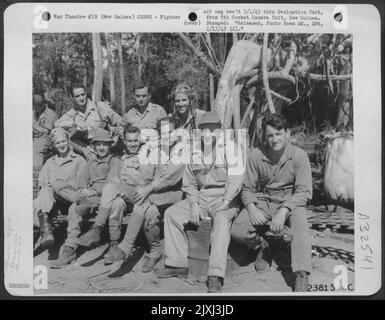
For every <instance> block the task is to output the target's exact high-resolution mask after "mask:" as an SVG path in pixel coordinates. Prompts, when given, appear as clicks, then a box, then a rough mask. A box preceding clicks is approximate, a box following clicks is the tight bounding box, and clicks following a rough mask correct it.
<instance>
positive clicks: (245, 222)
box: [231, 200, 312, 273]
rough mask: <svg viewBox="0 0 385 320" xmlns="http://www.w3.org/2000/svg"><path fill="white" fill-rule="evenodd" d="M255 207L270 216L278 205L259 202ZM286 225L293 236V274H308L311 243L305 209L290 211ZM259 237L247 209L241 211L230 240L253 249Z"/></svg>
mask: <svg viewBox="0 0 385 320" xmlns="http://www.w3.org/2000/svg"><path fill="white" fill-rule="evenodd" d="M255 205H256V206H257V207H258V208H260V209H262V210H264V211H265V212H266V213H267V214H268V215H270V216H272V215H273V214H274V213H275V211H276V210H277V208H278V206H279V205H280V204H277V203H273V202H270V201H268V200H261V201H258V203H256V204H255ZM286 223H287V224H288V225H289V227H290V229H291V233H292V235H293V239H292V241H291V261H292V262H291V265H292V269H293V272H296V271H299V270H302V271H307V272H309V273H310V272H311V270H312V267H311V242H310V229H309V225H308V222H307V216H306V211H305V208H303V207H297V208H296V209H295V210H293V211H290V212H289V214H288V217H287V220H286ZM259 235H260V234H259V232H258V227H254V226H253V225H252V224H251V222H250V218H249V213H248V211H247V209H246V208H245V209H243V210H242V211H241V212H240V213H239V215H238V217H237V218H236V219H235V220H234V222H233V225H232V227H231V236H232V238H233V239H234V240H235V241H237V242H240V243H243V244H245V245H247V246H248V247H249V248H251V249H254V248H255V247H256V246H257V245H258V244H259V239H258V238H259Z"/></svg>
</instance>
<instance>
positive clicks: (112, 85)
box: [105, 32, 116, 106]
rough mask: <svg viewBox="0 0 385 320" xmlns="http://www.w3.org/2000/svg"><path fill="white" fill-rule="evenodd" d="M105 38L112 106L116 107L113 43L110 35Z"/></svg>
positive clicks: (106, 34) (107, 34)
mask: <svg viewBox="0 0 385 320" xmlns="http://www.w3.org/2000/svg"><path fill="white" fill-rule="evenodd" d="M105 36H106V47H107V60H108V74H109V78H110V102H111V105H112V106H115V103H116V94H115V72H114V66H113V64H112V52H111V41H110V35H109V33H107V32H106V33H105Z"/></svg>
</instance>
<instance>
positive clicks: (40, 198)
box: [33, 186, 80, 227]
mask: <svg viewBox="0 0 385 320" xmlns="http://www.w3.org/2000/svg"><path fill="white" fill-rule="evenodd" d="M79 199H80V192H79V191H76V190H72V189H69V188H66V189H62V190H60V191H58V192H55V191H54V190H53V189H52V188H51V187H49V186H44V187H42V188H41V189H40V191H39V194H38V195H37V197H36V199H34V200H33V221H34V225H35V226H37V227H38V226H39V218H38V215H37V214H38V212H40V211H41V212H43V213H46V214H49V213H50V212H51V210H52V209H53V207H54V205H55V203H56V201H60V202H62V203H65V204H67V205H68V206H69V205H71V203H74V202H76V201H78V200H79Z"/></svg>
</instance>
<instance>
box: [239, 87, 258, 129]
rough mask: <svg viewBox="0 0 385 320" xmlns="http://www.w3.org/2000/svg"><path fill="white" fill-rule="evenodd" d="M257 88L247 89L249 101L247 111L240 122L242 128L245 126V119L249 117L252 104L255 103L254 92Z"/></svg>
mask: <svg viewBox="0 0 385 320" xmlns="http://www.w3.org/2000/svg"><path fill="white" fill-rule="evenodd" d="M256 89H257V88H255V87H252V88H249V99H250V102H249V104H248V106H247V109H246V111H245V114H244V115H243V118H242V121H241V127H243V126H244V125H245V122H246V120H247V118H248V117H249V113H250V111H251V109H252V107H253V105H254V102H255V90H256Z"/></svg>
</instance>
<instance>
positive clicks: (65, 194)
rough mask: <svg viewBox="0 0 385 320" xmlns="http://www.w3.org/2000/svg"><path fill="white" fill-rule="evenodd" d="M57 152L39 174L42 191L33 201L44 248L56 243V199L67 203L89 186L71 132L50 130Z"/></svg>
mask: <svg viewBox="0 0 385 320" xmlns="http://www.w3.org/2000/svg"><path fill="white" fill-rule="evenodd" d="M50 138H51V140H52V141H53V144H54V146H55V149H56V152H57V155H55V156H53V157H52V158H50V159H48V160H47V161H46V163H45V164H44V166H43V168H42V169H41V171H40V173H39V189H40V190H39V193H38V196H37V198H36V199H35V200H33V211H34V225H35V226H39V227H40V234H41V240H40V244H41V245H42V246H43V247H50V246H52V245H53V244H54V238H53V235H52V228H51V212H52V209H53V208H54V206H55V205H56V203H57V202H61V203H63V204H65V205H67V206H69V205H71V203H73V202H76V201H78V200H79V199H80V197H81V194H80V189H81V188H84V187H85V186H86V181H84V179H82V175H81V173H82V172H83V171H84V170H85V168H86V166H87V162H86V160H84V158H83V157H82V156H80V155H78V154H76V153H74V152H73V151H72V149H71V148H70V145H69V139H68V133H67V132H66V131H65V130H64V129H62V128H55V129H53V130H52V131H51V133H50Z"/></svg>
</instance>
